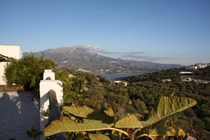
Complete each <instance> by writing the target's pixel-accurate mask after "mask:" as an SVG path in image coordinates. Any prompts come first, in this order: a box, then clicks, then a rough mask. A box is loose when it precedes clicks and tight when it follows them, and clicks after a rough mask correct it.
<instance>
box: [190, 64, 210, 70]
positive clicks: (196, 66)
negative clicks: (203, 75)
mask: <svg viewBox="0 0 210 140" xmlns="http://www.w3.org/2000/svg"><path fill="white" fill-rule="evenodd" d="M208 66H210V64H195V65H190V68H191V69H193V70H197V69H203V68H206V67H208Z"/></svg>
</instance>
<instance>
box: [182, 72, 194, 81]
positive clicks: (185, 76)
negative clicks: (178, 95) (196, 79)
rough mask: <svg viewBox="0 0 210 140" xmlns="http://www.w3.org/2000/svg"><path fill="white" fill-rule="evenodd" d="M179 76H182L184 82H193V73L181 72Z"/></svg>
mask: <svg viewBox="0 0 210 140" xmlns="http://www.w3.org/2000/svg"><path fill="white" fill-rule="evenodd" d="M179 74H180V75H181V79H182V81H183V82H191V81H193V78H192V77H193V75H192V74H193V73H192V72H191V71H181V72H179Z"/></svg>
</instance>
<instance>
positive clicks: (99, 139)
mask: <svg viewBox="0 0 210 140" xmlns="http://www.w3.org/2000/svg"><path fill="white" fill-rule="evenodd" d="M88 136H89V138H90V140H110V138H109V137H108V136H106V135H103V134H89V135H88Z"/></svg>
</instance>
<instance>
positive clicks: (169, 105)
mask: <svg viewBox="0 0 210 140" xmlns="http://www.w3.org/2000/svg"><path fill="white" fill-rule="evenodd" d="M196 103H197V102H196V101H195V100H194V99H191V98H186V97H176V96H171V97H166V96H163V97H161V98H160V101H159V103H158V106H157V109H156V111H152V112H151V114H150V117H149V118H148V119H147V120H140V119H139V118H138V116H136V115H134V114H128V115H127V116H125V117H123V118H121V119H116V118H115V114H114V111H113V110H112V108H107V109H106V110H104V113H99V112H97V111H94V110H93V109H91V108H89V107H87V106H82V107H75V106H64V107H63V113H64V115H65V116H63V117H62V118H61V119H60V120H56V121H53V122H52V123H51V124H49V125H48V126H47V127H46V128H45V129H44V130H43V134H44V135H45V136H51V135H54V134H56V133H61V132H72V134H80V135H81V134H82V135H83V136H84V137H88V138H89V139H91V140H96V139H107V140H109V139H113V138H114V137H116V136H115V135H114V133H118V137H121V138H126V137H129V138H130V139H131V140H134V139H136V138H137V137H143V136H145V135H146V136H148V137H152V135H151V134H149V133H148V134H145V133H138V135H136V134H137V132H138V131H142V130H143V129H144V128H147V127H149V126H151V125H153V124H155V123H156V122H158V121H161V120H163V119H165V118H166V117H169V116H171V115H173V114H175V113H178V112H182V111H184V110H186V109H188V108H190V107H192V106H194V105H195V104H196ZM161 129H162V128H161ZM102 130H103V131H102ZM108 130H111V131H108ZM89 131H90V132H89ZM122 134H123V135H122ZM175 134H177V133H170V135H175ZM159 135H166V134H159Z"/></svg>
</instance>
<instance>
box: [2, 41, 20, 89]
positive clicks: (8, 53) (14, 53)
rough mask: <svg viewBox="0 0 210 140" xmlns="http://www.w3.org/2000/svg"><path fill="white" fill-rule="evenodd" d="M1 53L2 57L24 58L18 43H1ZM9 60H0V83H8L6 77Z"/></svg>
mask: <svg viewBox="0 0 210 140" xmlns="http://www.w3.org/2000/svg"><path fill="white" fill-rule="evenodd" d="M0 55H1V57H3V56H4V57H7V58H12V59H20V58H22V56H23V55H22V52H21V48H20V46H18V45H0ZM8 63H9V62H5V61H3V62H0V85H6V79H5V75H4V73H5V67H6V65H7V64H8Z"/></svg>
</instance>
